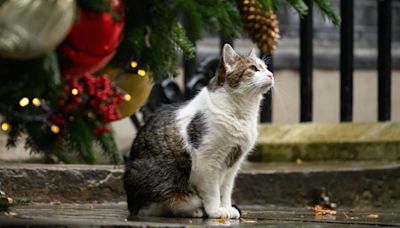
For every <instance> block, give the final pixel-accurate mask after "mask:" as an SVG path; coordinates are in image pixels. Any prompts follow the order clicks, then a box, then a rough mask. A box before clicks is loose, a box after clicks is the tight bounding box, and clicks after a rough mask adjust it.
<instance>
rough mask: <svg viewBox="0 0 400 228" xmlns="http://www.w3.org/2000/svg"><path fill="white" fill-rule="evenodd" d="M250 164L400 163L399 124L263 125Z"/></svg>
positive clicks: (260, 127)
mask: <svg viewBox="0 0 400 228" xmlns="http://www.w3.org/2000/svg"><path fill="white" fill-rule="evenodd" d="M259 132H260V135H259V138H258V141H257V146H256V151H255V152H254V153H253V154H252V156H250V160H251V161H257V162H271V161H275V162H276V161H295V160H296V159H302V160H304V161H327V160H343V161H366V160H367V161H368V160H370V161H395V160H400V153H399V152H400V123H396V122H379V123H341V124H336V123H301V124H261V125H260V126H259Z"/></svg>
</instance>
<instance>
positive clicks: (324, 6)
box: [314, 0, 341, 25]
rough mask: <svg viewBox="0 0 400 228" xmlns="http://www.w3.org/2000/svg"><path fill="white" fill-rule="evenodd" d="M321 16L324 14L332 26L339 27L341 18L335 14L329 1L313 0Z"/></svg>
mask: <svg viewBox="0 0 400 228" xmlns="http://www.w3.org/2000/svg"><path fill="white" fill-rule="evenodd" d="M314 2H315V3H316V4H317V5H318V7H319V9H320V10H321V12H322V14H324V15H325V16H326V17H327V18H328V19H329V20H330V21H331V22H332V23H333V24H334V25H339V24H340V22H341V18H340V17H339V16H338V15H337V14H336V13H335V11H334V10H333V8H332V4H331V2H330V0H314Z"/></svg>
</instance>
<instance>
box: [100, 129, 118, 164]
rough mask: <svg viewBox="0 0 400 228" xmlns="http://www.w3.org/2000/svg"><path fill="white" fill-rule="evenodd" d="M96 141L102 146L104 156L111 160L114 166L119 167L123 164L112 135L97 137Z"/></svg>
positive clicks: (105, 134)
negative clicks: (118, 165)
mask: <svg viewBox="0 0 400 228" xmlns="http://www.w3.org/2000/svg"><path fill="white" fill-rule="evenodd" d="M96 141H97V142H98V143H99V144H100V146H101V148H102V149H103V152H104V154H105V155H107V156H108V157H109V158H110V160H111V161H112V163H113V164H115V165H117V164H120V163H121V161H122V159H121V156H120V154H119V153H118V148H117V145H116V143H115V141H114V137H113V135H112V134H111V133H104V134H101V135H99V136H97V137H96Z"/></svg>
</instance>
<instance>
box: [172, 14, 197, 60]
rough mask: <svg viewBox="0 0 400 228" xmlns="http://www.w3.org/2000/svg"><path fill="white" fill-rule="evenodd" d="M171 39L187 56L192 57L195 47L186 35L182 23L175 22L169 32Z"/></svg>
mask: <svg viewBox="0 0 400 228" xmlns="http://www.w3.org/2000/svg"><path fill="white" fill-rule="evenodd" d="M170 38H171V40H172V41H173V42H174V43H175V44H176V45H177V46H178V47H179V48H180V49H181V50H182V51H183V53H184V54H185V56H186V57H187V58H193V57H194V53H195V51H196V49H195V48H194V46H193V44H192V42H190V40H189V39H188V37H187V36H186V32H185V29H184V28H183V26H182V24H181V23H179V22H177V23H176V24H175V25H174V26H173V28H172V30H171V33H170Z"/></svg>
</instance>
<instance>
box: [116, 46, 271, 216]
mask: <svg viewBox="0 0 400 228" xmlns="http://www.w3.org/2000/svg"><path fill="white" fill-rule="evenodd" d="M273 85H274V77H273V75H272V73H271V72H270V71H269V70H268V69H267V67H266V65H265V63H264V62H263V61H262V60H261V59H259V58H258V57H257V56H256V52H255V50H254V49H253V50H252V51H251V53H250V55H249V56H241V55H239V54H237V53H236V52H235V51H234V50H233V48H232V47H231V46H230V45H229V44H225V45H224V47H223V53H222V57H221V60H220V63H219V67H218V69H217V72H216V76H215V77H213V78H212V79H211V81H210V83H209V85H208V86H207V87H204V88H203V89H202V90H201V91H200V92H199V93H198V94H197V95H196V96H195V97H194V98H193V99H192V100H190V101H188V102H187V103H185V104H183V105H169V106H163V107H162V108H161V109H160V111H158V112H157V113H156V114H155V115H154V116H153V117H151V118H150V119H149V120H148V121H147V122H146V124H145V125H144V126H143V127H142V128H141V129H139V131H138V133H137V136H136V138H135V140H134V142H133V145H132V148H131V152H130V154H129V157H128V158H127V160H126V161H125V173H124V177H123V179H124V188H125V191H126V194H127V202H128V209H129V210H130V212H131V215H133V216H135V215H146V216H174V217H208V218H222V217H224V218H232V219H238V218H239V217H240V213H239V211H238V209H236V208H235V207H233V206H232V202H231V194H232V188H233V186H234V180H235V176H236V174H237V172H238V170H239V168H240V164H241V162H242V161H243V160H244V158H245V157H246V154H247V153H249V152H250V151H251V150H252V148H253V146H254V144H255V142H256V138H257V136H258V132H257V124H258V113H259V107H260V102H261V100H262V95H263V94H264V93H266V92H267V91H268V90H269V89H270V88H272V87H273Z"/></svg>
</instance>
